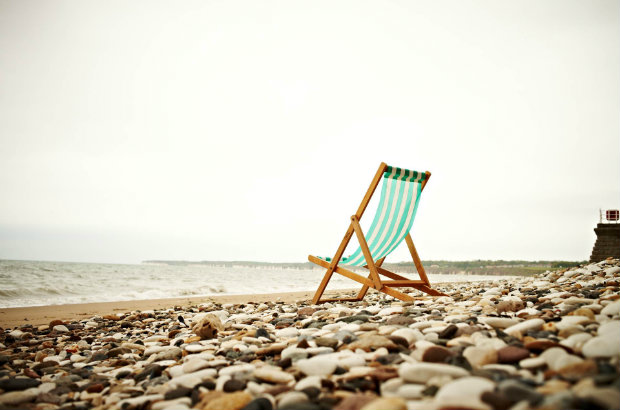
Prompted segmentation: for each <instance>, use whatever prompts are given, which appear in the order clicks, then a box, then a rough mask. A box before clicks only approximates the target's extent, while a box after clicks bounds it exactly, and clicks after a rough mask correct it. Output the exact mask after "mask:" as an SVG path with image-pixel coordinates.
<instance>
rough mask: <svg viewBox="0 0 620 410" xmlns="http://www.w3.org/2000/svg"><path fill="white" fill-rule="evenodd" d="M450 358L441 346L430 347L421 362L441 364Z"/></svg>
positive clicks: (448, 352) (447, 351) (449, 354)
mask: <svg viewBox="0 0 620 410" xmlns="http://www.w3.org/2000/svg"><path fill="white" fill-rule="evenodd" d="M528 353H529V352H528ZM450 356H452V352H451V351H450V350H449V349H446V348H445V347H442V346H431V347H429V348H428V349H426V350H425V351H424V354H423V355H422V361H423V362H431V363H443V362H444V361H445V359H446V358H448V357H450Z"/></svg>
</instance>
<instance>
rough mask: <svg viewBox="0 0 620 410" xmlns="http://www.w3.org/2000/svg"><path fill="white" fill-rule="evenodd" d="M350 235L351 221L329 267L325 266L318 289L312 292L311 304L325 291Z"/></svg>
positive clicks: (319, 298) (316, 301) (351, 233)
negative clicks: (325, 269) (325, 270)
mask: <svg viewBox="0 0 620 410" xmlns="http://www.w3.org/2000/svg"><path fill="white" fill-rule="evenodd" d="M352 236H353V224H352V223H351V224H349V229H347V232H346V233H345V234H344V238H342V242H340V246H339V247H338V250H337V251H336V254H335V255H334V258H333V259H332V261H331V263H330V264H329V267H328V268H327V272H325V275H324V276H323V280H322V281H321V284H320V285H319V287H318V289H317V290H316V293H315V294H314V297H313V298H312V303H313V304H315V305H316V304H317V303H319V301H320V300H321V296H323V292H325V288H326V287H327V284H328V283H329V280H330V279H331V278H332V275H333V274H334V270H335V269H336V266H338V262H340V258H342V254H343V253H344V251H345V249H346V248H347V245H348V244H349V241H350V240H351V237H352Z"/></svg>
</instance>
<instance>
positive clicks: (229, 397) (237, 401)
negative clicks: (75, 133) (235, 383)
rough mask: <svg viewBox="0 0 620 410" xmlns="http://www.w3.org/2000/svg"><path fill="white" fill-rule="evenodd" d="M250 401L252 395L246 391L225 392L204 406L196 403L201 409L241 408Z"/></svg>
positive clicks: (226, 409) (237, 409)
mask: <svg viewBox="0 0 620 410" xmlns="http://www.w3.org/2000/svg"><path fill="white" fill-rule="evenodd" d="M251 401H252V396H250V395H249V394H248V393H246V392H234V393H225V394H223V395H221V396H219V397H217V398H215V399H213V400H210V401H208V402H207V403H206V405H204V406H200V404H199V405H198V407H197V408H199V409H202V410H241V409H242V408H244V407H245V406H246V405H247V404H249V403H250V402H251Z"/></svg>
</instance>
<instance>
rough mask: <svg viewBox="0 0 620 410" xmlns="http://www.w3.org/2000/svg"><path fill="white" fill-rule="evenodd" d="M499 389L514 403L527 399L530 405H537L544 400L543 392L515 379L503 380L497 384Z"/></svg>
mask: <svg viewBox="0 0 620 410" xmlns="http://www.w3.org/2000/svg"><path fill="white" fill-rule="evenodd" d="M497 389H498V391H499V392H501V393H502V394H503V395H504V396H506V397H507V398H508V399H509V400H510V401H512V402H513V403H516V402H518V401H521V400H527V402H528V403H529V404H530V405H536V404H538V403H539V402H540V401H541V400H542V397H543V396H542V394H540V393H539V392H537V391H536V390H534V389H533V388H532V387H530V386H528V385H527V384H524V383H521V382H520V381H518V380H513V379H508V380H504V381H502V382H501V383H499V385H498V386H497Z"/></svg>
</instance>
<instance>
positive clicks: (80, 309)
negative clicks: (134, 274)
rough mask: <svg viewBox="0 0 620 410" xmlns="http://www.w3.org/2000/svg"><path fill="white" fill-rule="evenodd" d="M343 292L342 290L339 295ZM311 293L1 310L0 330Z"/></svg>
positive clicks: (301, 296) (292, 298) (293, 298)
mask: <svg viewBox="0 0 620 410" xmlns="http://www.w3.org/2000/svg"><path fill="white" fill-rule="evenodd" d="M338 292H340V293H341V292H342V290H340V291H338ZM313 294H314V292H288V293H262V294H256V295H254V294H253V295H217V296H203V297H186V298H166V299H149V300H129V301H120V302H100V303H76V304H67V305H51V306H31V307H18V308H2V309H0V327H2V328H5V329H9V328H14V327H18V326H22V325H25V324H32V325H35V326H38V325H47V324H49V323H50V322H51V321H52V320H54V319H59V320H63V321H71V320H82V319H88V318H90V317H93V316H95V315H100V316H102V315H109V314H114V313H124V312H130V311H134V310H141V311H144V310H154V309H166V308H171V307H174V306H181V307H183V306H191V305H197V304H200V303H207V302H216V303H222V304H224V303H248V302H250V301H251V302H269V301H272V302H275V301H281V302H284V303H292V302H294V301H298V300H310V299H312V296H313Z"/></svg>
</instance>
